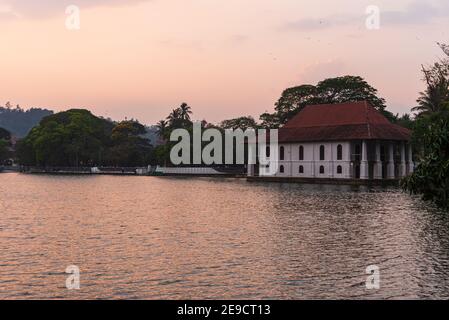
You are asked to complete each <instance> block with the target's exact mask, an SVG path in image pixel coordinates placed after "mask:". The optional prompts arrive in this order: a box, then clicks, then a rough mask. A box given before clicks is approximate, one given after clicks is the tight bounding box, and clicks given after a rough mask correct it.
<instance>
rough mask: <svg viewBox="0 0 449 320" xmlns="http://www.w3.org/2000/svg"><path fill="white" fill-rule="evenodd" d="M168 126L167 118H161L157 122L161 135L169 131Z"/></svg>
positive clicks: (158, 131)
mask: <svg viewBox="0 0 449 320" xmlns="http://www.w3.org/2000/svg"><path fill="white" fill-rule="evenodd" d="M167 127H168V123H167V121H165V120H161V121H159V122H158V123H157V124H156V128H157V133H158V134H159V136H160V137H165V134H166V133H167Z"/></svg>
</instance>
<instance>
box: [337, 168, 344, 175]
mask: <svg viewBox="0 0 449 320" xmlns="http://www.w3.org/2000/svg"><path fill="white" fill-rule="evenodd" d="M342 173H343V168H342V166H338V167H337V174H342Z"/></svg>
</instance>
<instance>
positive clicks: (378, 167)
mask: <svg viewBox="0 0 449 320" xmlns="http://www.w3.org/2000/svg"><path fill="white" fill-rule="evenodd" d="M374 179H382V161H381V158H380V142H379V141H376V163H375V165H374Z"/></svg>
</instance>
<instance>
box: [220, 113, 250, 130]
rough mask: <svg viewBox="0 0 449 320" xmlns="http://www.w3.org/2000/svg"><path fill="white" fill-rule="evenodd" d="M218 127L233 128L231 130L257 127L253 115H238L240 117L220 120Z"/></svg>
mask: <svg viewBox="0 0 449 320" xmlns="http://www.w3.org/2000/svg"><path fill="white" fill-rule="evenodd" d="M220 128H222V129H233V130H236V129H242V130H246V129H257V128H258V124H257V122H256V120H254V118H253V117H251V116H247V117H240V118H235V119H231V120H224V121H222V122H221V124H220Z"/></svg>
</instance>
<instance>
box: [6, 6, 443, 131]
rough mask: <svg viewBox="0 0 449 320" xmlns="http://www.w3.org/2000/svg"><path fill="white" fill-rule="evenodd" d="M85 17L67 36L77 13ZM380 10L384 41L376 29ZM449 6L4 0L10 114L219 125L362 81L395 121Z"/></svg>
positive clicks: (410, 102) (433, 53)
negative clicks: (84, 112) (321, 84)
mask: <svg viewBox="0 0 449 320" xmlns="http://www.w3.org/2000/svg"><path fill="white" fill-rule="evenodd" d="M69 4H73V5H77V6H78V7H79V8H80V19H81V28H80V30H77V31H74V30H68V29H67V28H66V25H65V21H66V18H67V14H66V12H65V11H66V7H67V5H69ZM369 5H377V6H379V7H380V9H381V16H380V18H381V20H380V21H381V27H380V30H368V29H367V28H366V27H365V20H366V17H367V14H366V12H365V10H366V7H367V6H369ZM448 18H449V1H447V0H434V1H430V0H395V1H391V0H388V1H387V0H377V1H375V0H314V1H303V0H148V1H145V0H128V1H125V0H122V1H120V0H70V1H64V0H41V1H30V0H0V57H1V59H0V105H4V104H5V103H6V102H7V101H11V102H12V103H13V104H20V105H21V106H22V107H25V108H29V107H46V108H50V109H53V110H56V111H59V110H66V109H69V108H73V107H85V108H88V109H90V110H92V111H93V112H94V113H95V114H97V115H102V116H109V117H111V118H113V119H116V120H120V119H123V118H124V117H128V118H131V117H133V118H137V119H139V120H140V121H141V122H143V123H146V124H152V123H155V122H157V121H158V120H160V119H162V118H164V117H165V116H166V115H167V114H168V113H169V112H170V110H171V109H173V108H175V107H177V106H178V105H179V104H180V103H181V102H184V101H185V102H187V103H188V104H189V105H191V106H192V108H193V110H194V113H195V114H194V118H195V119H199V120H201V119H207V120H208V121H211V122H218V121H220V120H223V119H226V118H232V117H237V116H240V115H253V116H255V117H256V118H257V117H258V115H259V114H261V113H263V112H265V111H270V112H271V111H272V110H273V104H274V102H275V101H276V100H277V99H278V98H279V96H280V94H281V92H282V91H283V89H285V88H287V87H290V86H294V85H300V84H304V83H312V84H314V83H316V82H317V81H319V80H322V79H324V78H327V77H333V76H339V75H346V74H350V75H360V76H362V77H364V78H365V79H366V80H367V81H368V82H369V83H370V84H372V85H373V86H374V87H376V88H378V89H379V93H380V95H381V96H382V97H384V98H386V99H387V103H388V108H389V109H390V110H391V111H393V112H399V113H404V112H408V111H409V109H410V107H412V106H414V102H415V100H416V98H417V96H418V92H419V91H421V90H422V89H423V84H422V82H421V80H420V79H421V74H420V65H421V64H429V63H432V62H434V61H435V60H436V59H438V57H441V54H440V49H439V48H438V47H437V45H436V42H446V43H448V42H449V37H448V31H449V19H448Z"/></svg>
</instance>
